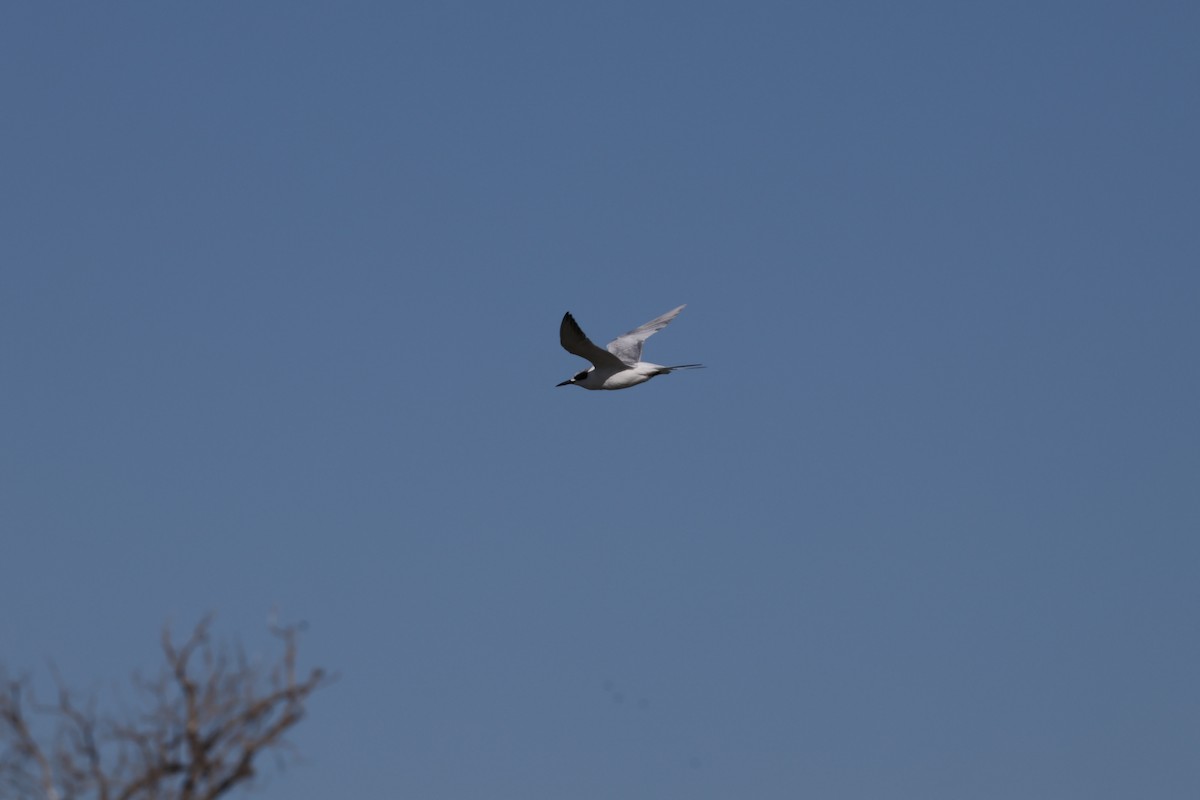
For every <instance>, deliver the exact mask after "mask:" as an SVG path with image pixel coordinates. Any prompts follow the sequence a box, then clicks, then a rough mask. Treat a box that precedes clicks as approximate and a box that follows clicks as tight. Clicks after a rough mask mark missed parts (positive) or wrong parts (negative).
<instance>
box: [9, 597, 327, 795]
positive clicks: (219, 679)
mask: <svg viewBox="0 0 1200 800" xmlns="http://www.w3.org/2000/svg"><path fill="white" fill-rule="evenodd" d="M211 622H212V619H211V617H210V618H206V619H204V620H203V621H201V622H200V623H199V624H198V625H197V626H196V628H195V629H194V630H193V631H192V633H191V635H190V636H188V637H187V639H185V640H184V641H183V642H181V643H176V642H175V641H174V639H173V637H172V636H171V632H170V630H169V628H164V629H163V634H162V650H163V655H164V656H165V658H166V665H165V667H164V668H163V670H162V672H161V673H160V674H159V675H158V677H156V678H154V679H151V680H146V679H143V678H141V677H138V676H136V675H135V676H134V679H133V684H134V688H135V691H136V694H137V697H138V703H137V710H134V711H128V712H125V713H121V714H116V715H114V714H111V713H99V712H98V711H97V709H96V705H95V703H94V702H93V701H88V702H86V703H84V702H81V701H80V700H79V699H78V696H77V695H75V694H74V693H73V692H71V691H70V690H68V689H67V688H66V687H65V686H64V684H63V681H62V679H61V678H60V677H59V676H58V675H57V673H56V674H55V680H56V682H57V684H58V687H57V697H56V698H55V700H54V702H51V703H39V702H38V701H37V700H36V699H35V697H34V694H33V689H32V686H31V683H30V681H29V680H28V679H17V680H9V679H3V676H0V797H3V798H13V800H34V799H35V798H36V799H37V800H214V799H215V798H219V797H222V796H225V795H227V794H228V793H229V792H230V791H231V790H233V789H235V788H239V787H245V786H247V785H249V784H250V781H251V780H252V779H253V778H254V776H255V774H256V764H257V763H258V762H260V761H262V760H264V758H263V757H264V756H268V755H270V756H273V757H274V759H275V761H276V763H277V764H281V763H282V761H283V760H284V758H285V757H286V756H288V755H294V753H293V751H292V748H291V746H290V745H289V744H288V742H287V741H286V739H285V734H286V733H287V732H288V731H289V730H290V729H291V728H292V727H293V726H295V725H296V724H297V723H298V722H300V720H301V719H303V718H304V713H305V705H306V703H307V701H308V698H309V696H310V695H311V694H312V693H313V692H314V691H316V690H317V689H318V688H320V687H322V686H324V685H325V684H326V683H327V682H328V678H327V676H326V675H325V673H324V672H322V671H321V670H319V669H314V670H311V671H309V672H308V673H307V674H302V673H300V672H299V671H298V670H297V667H296V637H297V628H296V627H294V626H291V627H282V628H272V633H274V634H275V635H276V636H277V637H278V638H279V639H280V641H281V644H282V649H283V652H282V654H281V655H280V656H279V658H278V660H277V661H275V662H273V663H271V664H269V665H267V666H262V665H258V664H252V663H250V662H249V661H248V660H247V658H246V655H245V653H244V651H243V650H242V648H241V647H237V646H228V645H224V644H214V643H213V641H212V638H211V635H210V630H209V629H210V627H211Z"/></svg>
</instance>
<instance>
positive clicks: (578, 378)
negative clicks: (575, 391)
mask: <svg viewBox="0 0 1200 800" xmlns="http://www.w3.org/2000/svg"><path fill="white" fill-rule="evenodd" d="M587 374H588V371H587V370H586V369H585V370H584V371H583V372H581V373H579V374H578V375H576V376H575V377H574V378H572V379H571V380H573V381H581V380H583V379H584V378H586V377H587Z"/></svg>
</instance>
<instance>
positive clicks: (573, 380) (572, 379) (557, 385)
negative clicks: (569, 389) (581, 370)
mask: <svg viewBox="0 0 1200 800" xmlns="http://www.w3.org/2000/svg"><path fill="white" fill-rule="evenodd" d="M574 382H575V379H574V378H571V379H570V380H569V381H563V382H562V383H558V384H555V385H554V388H555V389H557V388H558V387H559V386H566V385H567V384H568V383H574Z"/></svg>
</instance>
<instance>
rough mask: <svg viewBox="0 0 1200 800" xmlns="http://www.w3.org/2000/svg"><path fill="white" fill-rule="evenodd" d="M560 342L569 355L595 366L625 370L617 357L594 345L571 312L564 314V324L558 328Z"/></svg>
mask: <svg viewBox="0 0 1200 800" xmlns="http://www.w3.org/2000/svg"><path fill="white" fill-rule="evenodd" d="M558 341H559V343H561V344H562V346H563V349H564V350H566V351H567V352H568V353H572V354H573V355H577V356H579V357H580V358H586V359H587V360H588V361H590V362H592V365H593V366H596V367H611V368H614V369H618V370H621V369H625V365H624V364H623V363H621V361H620V359H618V358H617V357H616V356H615V355H613V354H612V353H610V352H609V351H608V350H602V349H600V348H599V347H597V346H596V345H594V344H592V340H591V339H589V338H588V337H587V336H586V335H585V334H584V332H583V329H582V328H580V327H579V323H578V322H576V321H575V318H574V317H572V316H571V312H570V311H568V312H567V313H566V314H563V318H562V324H561V325H559V326H558Z"/></svg>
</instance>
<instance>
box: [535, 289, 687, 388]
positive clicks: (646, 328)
mask: <svg viewBox="0 0 1200 800" xmlns="http://www.w3.org/2000/svg"><path fill="white" fill-rule="evenodd" d="M683 309H684V307H683V306H680V307H679V308H676V309H672V310H671V311H668V312H667V313H665V314H663V315H662V316H661V317H655V318H654V319H652V320H650V321H649V322H647V323H646V324H645V325H640V326H638V327H636V328H634V329H633V330H631V331H630V332H629V333H624V334H621V335H620V336H618V337H617V338H615V339H613V340H612V341H611V342H609V343H608V347H607V348H606V349H603V350H602V349H600V348H599V347H597V346H596V345H594V344H592V340H591V339H589V338H587V336H586V335H585V334H584V332H583V330H582V329H581V328H580V327H579V323H578V322H576V321H575V318H574V317H572V316H571V312H569V311H568V312H567V313H566V314H565V315H563V319H562V325H560V326H559V329H558V340H559V341H560V342H562V346H563V349H564V350H566V351H567V352H568V353H573V354H574V355H577V356H579V357H580V358H586V359H587V360H588V361H590V362H592V366H591V367H590V368H588V369H585V370H584V371H583V372H581V373H579V374H578V375H576V376H575V377H574V378H571V379H570V380H566V381H563V382H562V383H560V384H558V385H559V386H566V385H568V384H574V385H576V386H582V387H583V388H584V389H628V388H629V387H630V386H637V385H638V384H639V383H645V382H646V381H648V380H650V379H651V378H653V377H654V376H655V375H666V374H667V373H668V372H673V371H674V370H677V369H696V368H698V367H702V366H704V365H703V364H676V365H675V366H673V367H664V366H663V365H662V364H651V363H650V362H649V361H642V344H643V343H644V342H645V341H646V340H647V339H649V338H650V337H651V336H653V335H654V334H655V333H657V332H658V331H661V330H662V329H663V328H665V327H667V323H668V322H670V321H671V320H673V319H675V317H676V316H677V315H678V314H679V312H680V311H683Z"/></svg>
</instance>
